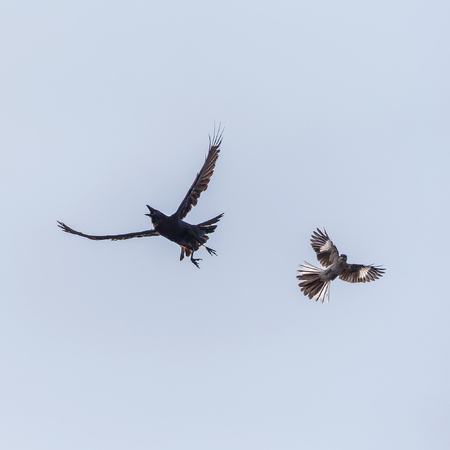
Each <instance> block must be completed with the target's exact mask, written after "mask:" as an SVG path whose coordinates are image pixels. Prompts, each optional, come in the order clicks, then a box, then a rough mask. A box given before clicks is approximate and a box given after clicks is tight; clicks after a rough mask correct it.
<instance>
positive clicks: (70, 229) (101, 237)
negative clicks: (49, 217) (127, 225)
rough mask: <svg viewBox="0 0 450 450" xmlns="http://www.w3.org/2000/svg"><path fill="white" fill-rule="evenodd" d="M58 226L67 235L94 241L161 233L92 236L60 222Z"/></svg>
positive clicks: (145, 232)
mask: <svg viewBox="0 0 450 450" xmlns="http://www.w3.org/2000/svg"><path fill="white" fill-rule="evenodd" d="M58 224H59V225H58V226H59V227H60V228H62V229H63V230H64V231H65V232H66V233H71V234H77V235H78V236H83V237H85V238H88V239H92V240H94V241H103V240H107V239H110V240H111V241H122V240H124V239H132V238H138V237H146V236H158V235H159V233H158V232H157V231H155V230H145V231H138V232H136V233H127V234H108V235H106V236H92V235H90V234H84V233H80V232H79V231H75V230H73V229H72V228H70V227H68V226H67V225H66V224H65V223H62V222H59V221H58Z"/></svg>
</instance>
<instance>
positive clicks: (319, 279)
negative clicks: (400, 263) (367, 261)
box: [297, 229, 385, 303]
mask: <svg viewBox="0 0 450 450" xmlns="http://www.w3.org/2000/svg"><path fill="white" fill-rule="evenodd" d="M311 246H312V248H313V249H314V251H315V252H316V253H317V259H318V260H319V262H320V264H322V265H323V266H324V267H326V268H325V269H320V268H318V267H315V266H313V265H312V264H309V263H307V262H306V261H305V263H304V264H305V265H301V266H300V270H298V275H297V278H298V279H299V280H301V283H299V286H300V288H301V290H302V292H303V293H304V294H305V295H307V296H308V297H309V298H311V299H314V300H315V301H317V300H320V301H321V302H322V303H323V301H324V300H325V298H326V299H327V302H329V301H330V285H331V282H332V281H333V280H334V279H336V278H337V277H339V278H340V279H341V280H344V281H348V282H349V283H366V282H369V281H373V280H376V279H378V278H379V277H381V276H382V275H383V274H384V271H385V269H383V268H380V267H377V266H365V265H363V264H348V263H347V255H344V254H342V255H339V251H338V249H337V247H336V246H335V245H334V244H333V241H332V240H331V239H330V237H329V236H328V234H327V232H326V231H325V229H324V230H323V232H322V231H321V230H319V229H317V231H314V233H313V235H312V237H311Z"/></svg>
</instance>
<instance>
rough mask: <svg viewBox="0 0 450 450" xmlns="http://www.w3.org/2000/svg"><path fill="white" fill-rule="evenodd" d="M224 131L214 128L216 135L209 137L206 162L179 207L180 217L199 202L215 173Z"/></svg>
mask: <svg viewBox="0 0 450 450" xmlns="http://www.w3.org/2000/svg"><path fill="white" fill-rule="evenodd" d="M222 133H223V129H222V131H221V130H220V125H219V128H218V130H217V133H216V131H215V130H214V135H213V137H212V139H211V136H210V137H209V151H208V154H207V155H206V159H205V163H204V164H203V167H202V168H201V170H200V172H199V173H198V174H197V176H196V177H195V180H194V182H193V183H192V186H191V187H190V189H189V191H188V193H187V194H186V197H184V199H183V201H182V202H181V204H180V206H179V207H178V210H177V214H178V217H179V218H180V219H184V218H185V217H186V215H187V214H188V212H189V211H190V210H191V209H192V207H193V206H195V205H196V204H197V201H198V198H199V197H200V194H201V193H202V192H203V191H206V189H207V188H208V183H209V180H210V179H211V176H212V174H213V173H214V167H215V165H216V161H217V158H218V157H219V152H220V144H221V143H222Z"/></svg>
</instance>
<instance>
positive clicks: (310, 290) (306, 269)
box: [297, 261, 331, 303]
mask: <svg viewBox="0 0 450 450" xmlns="http://www.w3.org/2000/svg"><path fill="white" fill-rule="evenodd" d="M299 267H300V270H298V271H297V273H298V275H297V278H298V279H299V280H302V282H301V283H299V286H300V288H301V290H302V292H303V293H304V294H305V295H307V296H308V297H309V298H311V299H313V300H315V301H316V302H317V300H320V301H321V302H322V303H323V302H324V300H325V297H326V299H327V303H328V302H329V301H330V285H331V280H329V281H323V280H322V279H321V278H320V274H321V273H322V272H323V269H319V268H318V267H315V266H313V265H312V264H309V263H307V262H306V261H305V265H300V266H299Z"/></svg>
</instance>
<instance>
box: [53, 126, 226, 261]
mask: <svg viewBox="0 0 450 450" xmlns="http://www.w3.org/2000/svg"><path fill="white" fill-rule="evenodd" d="M221 143H222V133H221V131H220V127H219V129H218V130H217V133H214V136H213V138H212V140H211V138H210V142H209V151H208V154H207V156H206V160H205V163H204V164H203V167H202V168H201V170H200V172H199V173H198V174H197V176H196V178H195V180H194V182H193V183H192V186H191V187H190V189H189V191H188V193H187V194H186V196H185V197H184V199H183V201H182V202H181V204H180V206H179V207H178V209H177V211H176V212H175V213H174V214H172V215H171V216H166V215H165V214H164V213H162V212H161V211H158V210H157V209H155V208H152V207H151V206H148V205H147V208H148V209H149V214H146V215H147V216H149V217H150V219H151V221H152V224H153V229H152V230H144V231H140V232H136V233H127V234H114V235H103V236H95V235H90V234H84V233H80V232H79V231H75V230H73V229H72V228H70V227H68V226H67V225H65V224H64V223H62V222H58V224H59V226H60V227H61V228H62V229H63V230H64V231H66V232H67V233H71V234H76V235H78V236H83V237H85V238H88V239H93V240H107V239H109V240H112V241H119V240H124V239H132V238H136V237H148V236H163V237H165V238H167V239H169V240H170V241H172V242H175V243H176V244H178V245H179V246H180V247H181V255H180V260H182V259H183V258H184V256H190V257H191V261H192V262H193V263H194V264H195V265H196V266H197V267H199V265H198V261H199V260H200V259H195V258H194V252H195V251H197V250H198V249H199V248H200V247H202V246H203V247H205V248H206V250H207V251H208V253H209V254H210V255H215V254H216V252H215V251H214V250H213V249H212V248H209V247H206V245H205V243H206V242H207V240H208V238H209V236H208V234H211V233H213V232H214V230H215V229H216V228H217V225H216V223H217V222H218V221H219V220H220V219H221V217H222V216H223V213H222V214H220V215H218V216H216V217H214V218H213V219H210V220H207V221H206V222H202V223H199V224H197V225H192V224H190V223H187V222H185V221H184V220H183V219H184V218H185V217H186V215H187V214H188V213H189V211H190V210H191V209H192V207H193V206H195V205H196V204H197V201H198V198H199V197H200V194H201V193H202V192H203V191H206V189H207V188H208V183H209V180H210V178H211V176H212V174H213V173H214V167H215V165H216V161H217V158H218V157H219V152H220V144H221Z"/></svg>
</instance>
